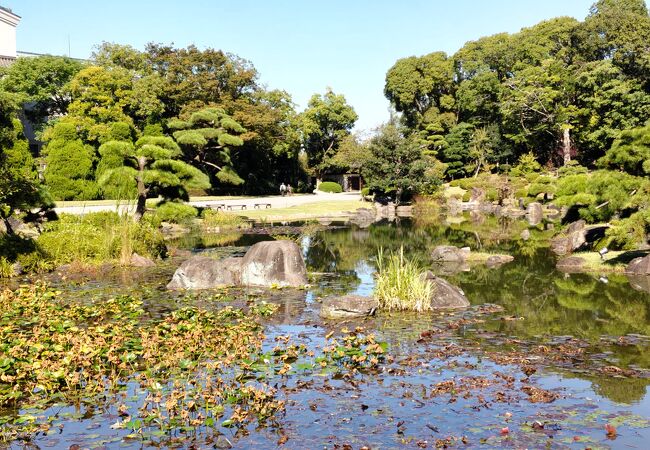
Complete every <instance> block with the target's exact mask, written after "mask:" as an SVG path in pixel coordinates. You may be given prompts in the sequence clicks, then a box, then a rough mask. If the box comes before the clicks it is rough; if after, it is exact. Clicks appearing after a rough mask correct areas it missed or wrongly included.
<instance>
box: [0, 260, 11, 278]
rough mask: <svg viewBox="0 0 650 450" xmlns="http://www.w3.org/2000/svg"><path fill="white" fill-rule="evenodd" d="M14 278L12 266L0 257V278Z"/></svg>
mask: <svg viewBox="0 0 650 450" xmlns="http://www.w3.org/2000/svg"><path fill="white" fill-rule="evenodd" d="M13 276H14V264H13V263H12V262H11V261H9V260H8V259H7V258H5V257H4V256H2V257H0V278H11V277H13Z"/></svg>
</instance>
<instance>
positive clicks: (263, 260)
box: [240, 240, 307, 287]
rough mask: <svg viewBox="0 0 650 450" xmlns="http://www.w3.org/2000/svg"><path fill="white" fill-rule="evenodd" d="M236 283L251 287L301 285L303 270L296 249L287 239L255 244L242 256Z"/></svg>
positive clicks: (301, 260) (303, 267) (296, 246)
mask: <svg viewBox="0 0 650 450" xmlns="http://www.w3.org/2000/svg"><path fill="white" fill-rule="evenodd" d="M240 282H241V284H243V285H252V286H271V285H278V286H293V287H300V286H304V285H305V284H307V267H306V266H305V261H304V260H303V259H302V252H301V250H300V247H298V244H296V243H295V242H293V241H287V240H280V241H265V242H258V243H257V244H255V245H253V246H252V247H251V248H250V249H249V250H248V251H247V252H246V255H244V258H243V260H242V263H241V279H240Z"/></svg>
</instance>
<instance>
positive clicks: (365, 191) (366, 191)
mask: <svg viewBox="0 0 650 450" xmlns="http://www.w3.org/2000/svg"><path fill="white" fill-rule="evenodd" d="M361 195H362V196H363V197H367V196H369V195H370V188H367V187H364V188H363V189H361Z"/></svg>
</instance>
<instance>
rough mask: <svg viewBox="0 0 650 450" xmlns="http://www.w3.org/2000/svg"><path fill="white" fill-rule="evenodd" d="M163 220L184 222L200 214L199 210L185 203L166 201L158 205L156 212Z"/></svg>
mask: <svg viewBox="0 0 650 450" xmlns="http://www.w3.org/2000/svg"><path fill="white" fill-rule="evenodd" d="M155 214H156V216H158V219H160V220H161V221H162V222H170V223H183V222H187V221H188V220H191V219H194V218H195V217H196V216H198V214H199V212H198V210H197V209H196V208H195V207H193V206H191V205H186V204H185V203H178V202H165V203H161V204H159V205H158V207H157V208H156V212H155Z"/></svg>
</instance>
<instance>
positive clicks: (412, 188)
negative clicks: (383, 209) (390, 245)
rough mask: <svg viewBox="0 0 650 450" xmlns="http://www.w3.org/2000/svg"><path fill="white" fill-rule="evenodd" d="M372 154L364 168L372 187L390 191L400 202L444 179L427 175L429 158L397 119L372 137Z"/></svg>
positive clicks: (368, 184) (365, 175)
mask: <svg viewBox="0 0 650 450" xmlns="http://www.w3.org/2000/svg"><path fill="white" fill-rule="evenodd" d="M369 150H370V158H369V159H368V161H367V162H366V164H365V166H364V167H363V169H362V174H363V177H364V179H365V180H366V185H367V187H368V188H370V190H371V191H373V192H375V193H378V194H383V195H389V196H391V197H392V198H394V199H395V202H396V203H397V204H399V203H401V201H402V200H403V199H404V198H405V197H409V196H411V195H413V194H415V193H417V192H426V191H430V190H431V188H432V187H433V186H436V185H437V184H438V183H439V181H440V180H438V179H432V178H427V176H426V175H427V168H428V166H429V164H428V162H427V160H426V159H425V158H424V157H423V155H422V150H421V148H420V147H419V146H418V145H417V143H416V142H415V140H414V139H412V138H411V139H409V138H407V137H406V136H405V135H404V130H403V129H400V128H399V127H398V126H397V125H396V124H395V123H394V122H389V123H388V124H386V125H384V126H383V127H382V128H381V129H380V130H379V131H378V134H377V135H376V136H374V137H373V138H372V139H371V140H370V145H369Z"/></svg>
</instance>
